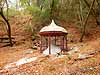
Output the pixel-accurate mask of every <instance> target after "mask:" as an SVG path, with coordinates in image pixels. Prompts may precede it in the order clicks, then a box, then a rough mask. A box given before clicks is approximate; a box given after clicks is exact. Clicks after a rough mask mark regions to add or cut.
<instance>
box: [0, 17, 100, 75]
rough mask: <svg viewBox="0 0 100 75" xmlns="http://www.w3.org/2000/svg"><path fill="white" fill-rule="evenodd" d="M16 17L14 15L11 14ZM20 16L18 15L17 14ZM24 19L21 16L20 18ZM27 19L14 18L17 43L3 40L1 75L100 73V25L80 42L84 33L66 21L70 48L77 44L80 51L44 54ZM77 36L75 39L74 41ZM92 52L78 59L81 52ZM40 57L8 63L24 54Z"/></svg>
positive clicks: (93, 74) (13, 34)
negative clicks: (35, 40)
mask: <svg viewBox="0 0 100 75" xmlns="http://www.w3.org/2000/svg"><path fill="white" fill-rule="evenodd" d="M11 19H12V18H11ZM15 19H17V18H15ZM19 21H20V20H19ZM24 22H26V23H27V21H26V20H25V21H23V22H17V23H16V22H11V27H12V37H14V38H15V39H13V41H15V43H14V45H13V47H10V46H6V47H3V46H4V45H5V44H7V43H0V75H100V27H97V28H96V29H95V30H94V29H91V30H89V31H88V33H87V36H86V37H85V39H84V42H83V43H79V42H78V40H79V36H80V33H79V32H78V29H77V28H76V27H75V26H74V25H73V24H72V23H61V24H65V25H66V28H67V29H68V32H70V35H68V37H69V38H68V48H69V50H70V48H72V47H74V46H75V47H77V48H78V52H76V53H72V54H71V55H68V54H66V55H59V56H54V55H50V56H44V55H43V54H42V53H40V52H39V47H37V49H33V48H32V47H33V46H34V44H33V43H34V41H32V40H31V32H30V31H26V30H25V29H24V27H25V26H24V25H25V24H23V23H24ZM72 40H73V41H72ZM91 52H93V53H92V57H89V58H84V59H78V55H79V54H80V53H91ZM25 57H27V58H31V57H37V59H36V60H35V61H32V62H29V63H26V64H22V65H19V66H16V65H14V64H12V65H11V67H9V68H6V69H5V68H4V67H5V66H6V65H7V64H10V63H13V62H16V61H18V60H19V59H21V58H25Z"/></svg>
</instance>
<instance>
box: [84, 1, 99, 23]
mask: <svg viewBox="0 0 100 75" xmlns="http://www.w3.org/2000/svg"><path fill="white" fill-rule="evenodd" d="M84 2H85V3H86V5H87V7H88V8H90V5H89V3H88V2H87V1H86V0H84ZM91 13H92V15H93V16H94V18H95V20H96V23H97V25H99V21H98V20H97V17H96V13H95V11H94V9H93V8H92V10H91Z"/></svg>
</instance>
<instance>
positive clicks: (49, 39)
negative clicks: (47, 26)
mask: <svg viewBox="0 0 100 75" xmlns="http://www.w3.org/2000/svg"><path fill="white" fill-rule="evenodd" d="M50 44H51V38H50V36H48V47H49V54H51V45H50Z"/></svg>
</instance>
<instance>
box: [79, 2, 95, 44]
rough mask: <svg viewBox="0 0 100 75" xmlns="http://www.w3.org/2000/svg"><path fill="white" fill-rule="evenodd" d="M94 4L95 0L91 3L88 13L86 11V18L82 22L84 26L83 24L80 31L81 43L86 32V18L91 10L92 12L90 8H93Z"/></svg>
mask: <svg viewBox="0 0 100 75" xmlns="http://www.w3.org/2000/svg"><path fill="white" fill-rule="evenodd" d="M94 3H95V0H93V2H92V3H91V6H90V9H89V11H88V14H87V16H86V19H85V22H84V24H83V30H82V35H81V38H80V42H82V41H83V37H84V35H85V30H86V24H87V20H88V18H89V15H90V13H91V10H92V8H93V6H94Z"/></svg>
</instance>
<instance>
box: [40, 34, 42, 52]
mask: <svg viewBox="0 0 100 75" xmlns="http://www.w3.org/2000/svg"><path fill="white" fill-rule="evenodd" d="M40 53H42V36H40Z"/></svg>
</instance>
